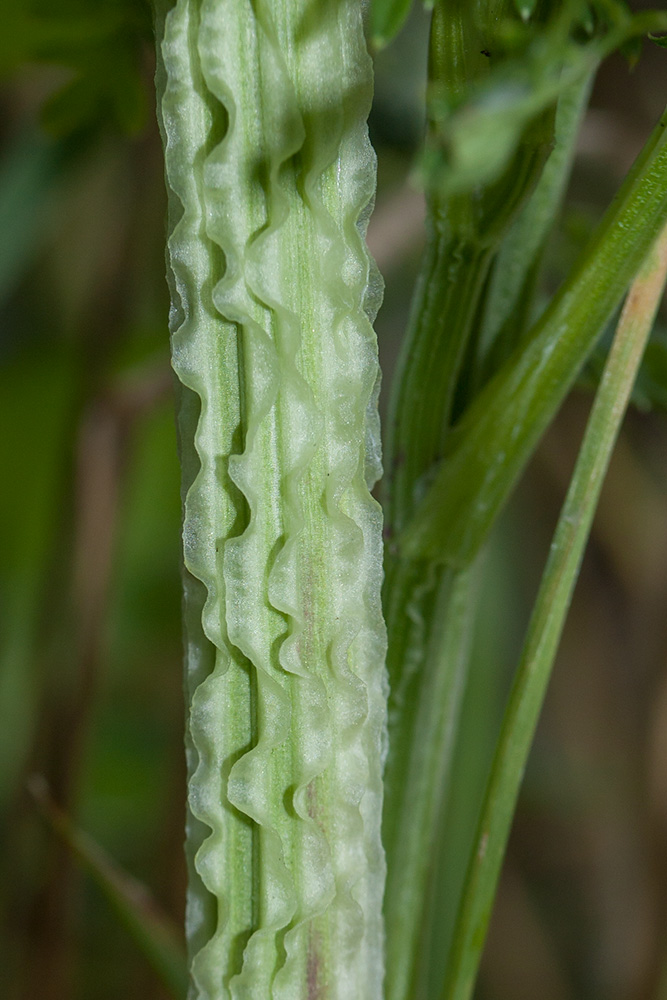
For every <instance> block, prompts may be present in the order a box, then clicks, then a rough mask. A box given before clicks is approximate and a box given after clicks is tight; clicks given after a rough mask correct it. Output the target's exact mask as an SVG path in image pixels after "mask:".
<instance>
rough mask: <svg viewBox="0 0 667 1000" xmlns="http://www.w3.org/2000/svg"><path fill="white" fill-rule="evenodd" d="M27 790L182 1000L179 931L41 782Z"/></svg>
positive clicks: (182, 953)
mask: <svg viewBox="0 0 667 1000" xmlns="http://www.w3.org/2000/svg"><path fill="white" fill-rule="evenodd" d="M29 788H30V792H31V794H32V796H33V798H34V799H35V802H36V803H37V805H38V807H39V809H40V812H41V813H42V815H43V816H44V818H45V819H46V820H47V822H48V823H49V825H50V826H51V828H52V829H53V830H54V832H55V833H57V834H58V836H59V837H61V838H62V839H63V840H64V841H65V843H66V844H67V846H68V847H69V848H70V850H71V851H72V853H73V854H74V855H75V857H76V858H77V860H78V861H79V862H80V864H81V865H82V866H83V868H85V869H86V871H87V872H88V873H89V875H90V876H91V877H92V879H93V880H94V881H95V882H96V883H97V885H98V887H99V888H100V890H101V891H102V893H103V894H104V896H105V897H106V899H107V901H108V903H109V905H110V906H111V907H112V909H113V910H114V911H115V913H116V915H117V916H118V919H119V920H120V922H121V923H122V924H123V926H124V927H125V928H126V930H127V931H128V932H129V934H130V936H131V937H132V939H133V940H134V942H135V944H136V945H137V947H138V948H139V950H140V951H141V952H142V954H143V955H144V956H145V957H146V959H147V961H148V962H149V963H150V964H151V966H152V967H153V969H154V970H155V972H156V973H157V974H158V976H159V977H160V979H161V980H162V982H163V983H164V985H165V986H166V987H167V989H168V990H169V993H170V994H171V996H173V997H174V1000H183V998H184V997H185V995H186V992H187V987H188V974H187V965H186V961H185V948H184V941H183V935H182V931H181V930H180V928H179V927H177V925H176V924H174V923H173V922H172V921H171V920H170V919H169V918H168V917H166V916H165V915H164V914H163V913H162V912H161V911H160V909H159V908H158V906H157V904H156V902H155V900H154V899H153V898H152V896H151V894H150V893H149V891H148V889H147V888H146V887H145V886H144V885H143V884H142V883H141V882H138V881H137V879H135V878H133V877H132V876H131V875H128V874H127V872H125V871H124V870H123V869H122V868H120V866H119V865H118V864H117V863H116V862H115V861H113V859H112V858H110V857H109V855H108V854H107V853H106V851H104V850H103V849H102V848H101V847H100V845H99V844H98V843H96V842H95V841H94V840H93V839H92V837H90V836H88V835H87V834H85V833H83V832H82V831H81V830H78V829H77V828H76V827H75V826H74V824H73V823H72V822H71V820H70V819H69V818H68V817H67V816H66V815H65V814H64V813H63V811H62V810H61V809H59V808H58V806H57V805H56V804H55V802H54V801H53V800H52V799H51V797H50V795H49V792H48V789H47V787H46V783H45V782H44V780H43V779H42V778H40V777H39V776H34V777H33V778H32V779H31V781H30V785H29Z"/></svg>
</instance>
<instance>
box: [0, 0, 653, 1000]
mask: <svg viewBox="0 0 667 1000" xmlns="http://www.w3.org/2000/svg"><path fill="white" fill-rule="evenodd" d="M7 8H8V13H7V14H6V15H3V16H5V17H6V27H5V30H4V32H3V38H2V40H0V73H1V74H2V90H1V92H0V123H1V124H0V143H1V145H0V361H1V364H2V366H1V368H0V423H1V425H2V428H3V431H2V435H1V436H0V455H1V458H0V467H1V468H2V469H3V486H2V488H1V489H0V660H1V662H0V717H1V718H2V728H1V729H0V811H1V813H2V816H1V819H0V829H1V830H2V833H1V837H2V841H1V844H0V865H1V866H2V867H1V869H0V887H1V888H0V898H1V899H2V909H3V916H2V919H3V934H2V939H3V941H2V947H3V950H4V952H5V953H4V954H1V955H0V984H1V985H2V995H3V996H8V997H9V998H11V1000H15V998H16V1000H18V998H21V1000H33V998H37V997H39V998H40V1000H78V998H81V1000H83V998H86V1000H106V998H111V997H116V996H119V995H123V996H127V997H135V996H136V997H139V996H142V997H144V998H155V1000H157V998H160V997H163V996H165V995H166V994H165V993H164V991H163V987H162V986H161V985H160V982H159V980H158V979H157V978H156V977H155V974H154V973H153V971H152V970H151V968H150V967H149V965H148V964H147V963H146V961H145V959H144V957H143V956H142V954H141V952H140V950H139V949H138V947H137V945H136V943H135V942H134V941H133V940H132V937H131V936H130V935H129V934H128V933H127V931H126V929H125V928H124V927H123V926H122V925H121V923H120V922H119V921H118V919H117V917H116V915H115V914H114V912H113V910H112V909H111V908H110V907H109V905H108V901H107V900H106V899H105V897H104V895H103V893H102V892H101V891H100V888H99V885H97V884H96V883H95V881H94V880H93V879H91V878H90V877H89V876H88V874H86V873H85V872H84V871H83V869H82V868H81V867H80V865H79V864H78V862H77V861H76V860H75V859H74V858H73V857H72V855H71V853H70V851H69V849H68V848H67V847H66V846H65V844H64V843H63V841H62V839H61V838H59V837H58V836H57V835H56V834H55V832H54V830H53V829H52V826H51V825H50V824H49V823H48V822H47V821H46V820H45V817H44V815H43V810H40V808H39V807H38V806H37V805H36V802H35V798H34V795H31V794H30V792H29V791H28V786H29V779H30V777H31V776H34V775H36V774H37V775H41V776H43V777H44V779H45V780H46V782H47V784H48V788H49V789H50V794H51V796H52V798H53V799H54V801H55V802H57V803H58V804H59V805H60V806H61V807H62V809H63V810H64V811H65V813H66V814H67V815H68V816H70V817H71V818H72V820H73V822H74V823H75V824H76V826H77V828H80V829H82V830H85V831H86V832H87V833H88V834H90V835H91V836H92V837H93V838H94V839H95V840H96V841H97V842H98V843H99V844H100V845H102V846H103V847H104V848H105V850H106V851H108V852H109V854H110V855H111V856H112V857H113V858H114V859H116V861H117V862H118V863H119V864H120V865H122V866H123V868H125V869H126V870H127V871H129V872H131V873H132V874H133V875H135V876H136V877H138V878H139V879H140V880H141V881H142V882H144V883H145V884H146V885H148V886H150V887H151V890H152V891H153V893H154V895H155V897H156V899H157V901H158V904H159V906H160V908H161V909H162V910H163V911H164V912H165V913H166V914H168V915H170V916H171V917H172V918H173V920H174V921H175V923H176V924H177V925H179V926H180V924H181V923H182V906H183V894H184V864H183V860H182V846H181V845H182V838H183V834H182V827H183V811H184V806H183V801H184V765H183V760H182V714H183V707H182V696H181V648H180V620H179V600H180V598H179V590H180V584H179V575H178V559H179V519H180V511H179V492H178V490H179V471H178V464H177V457H176V442H175V431H174V422H173V414H172V405H173V404H172V399H171V377H170V372H169V365H168V343H167V328H166V316H167V308H168V304H167V291H166V284H165V281H164V249H163V246H164V214H165V195H164V186H163V180H162V154H161V149H160V143H159V137H158V134H157V128H156V125H155V115H154V108H153V100H154V99H153V83H152V74H153V65H154V64H153V55H152V39H151V22H150V12H149V9H148V6H147V5H146V6H143V5H142V4H141V3H139V2H138V0H105V2H104V3H103V4H102V5H100V4H99V3H98V2H96V3H93V2H92V0H57V2H55V0H51V2H50V3H46V2H44V3H39V2H33V3H32V4H29V5H28V4H27V3H26V2H25V0H7ZM426 33H427V19H426V17H425V16H421V15H419V14H418V13H417V14H416V15H415V16H414V17H412V18H411V20H410V21H409V23H408V25H407V27H406V29H405V30H404V31H403V33H402V34H401V36H400V37H399V39H398V40H397V41H396V43H395V44H394V45H392V46H391V47H390V48H388V49H387V50H386V51H384V52H383V53H382V54H381V55H380V56H379V57H378V60H377V86H376V100H375V106H374V110H373V115H372V119H371V132H372V137H373V141H374V144H375V146H376V149H377V151H378V156H379V192H378V199H377V209H376V212H375V215H374V218H373V221H372V223H371V229H370V232H369V240H370V243H371V246H372V249H373V252H374V253H375V256H376V258H377V260H378V263H379V265H380V268H381V270H382V272H383V274H384V277H385V281H386V284H387V288H386V294H385V304H384V306H383V308H382V310H381V312H380V316H379V319H378V325H377V329H378V335H379V339H380V351H381V359H382V367H383V371H384V378H385V384H386V385H388V384H389V381H390V378H391V370H392V366H393V361H394V357H395V354H396V350H397V344H398V342H399V340H400V337H401V334H402V330H403V328H404V325H405V321H406V317H407V310H408V302H409V296H410V293H411V290H412V281H413V278H414V275H415V272H416V268H417V263H418V258H419V250H420V244H421V239H422V237H421V225H422V219H423V208H422V203H421V199H420V196H419V195H418V194H417V193H416V191H415V190H414V189H413V188H412V187H410V185H409V184H408V183H407V178H408V175H409V173H410V169H411V165H412V163H413V161H414V154H415V151H416V148H417V145H418V143H419V141H420V138H421V122H422V115H423V112H422V105H423V88H424V76H425V53H426ZM644 49H645V50H644V52H643V54H642V57H641V59H640V60H639V62H638V64H637V66H636V67H635V69H634V70H633V71H631V70H630V68H629V67H628V64H627V62H626V61H625V60H624V59H623V58H621V57H620V56H618V57H614V58H612V59H610V60H609V61H608V62H607V63H606V64H605V65H604V66H603V69H602V71H601V73H600V74H599V77H598V81H597V83H596V86H595V89H594V92H593V98H592V103H591V109H590V111H589V113H588V115H587V117H586V120H585V123H584V128H583V131H582V135H581V139H580V143H579V152H578V156H577V161H576V165H575V170H574V175H573V180H572V183H571V185H570V189H569V192H568V197H567V203H566V206H565V210H564V212H563V214H562V218H561V221H560V224H559V227H558V229H557V231H556V232H555V233H554V234H553V238H552V240H551V244H550V248H549V252H548V256H547V260H546V263H545V268H544V275H543V281H544V287H545V289H547V290H552V289H553V288H554V287H556V286H557V284H558V282H559V280H560V278H561V276H562V274H563V273H564V271H565V269H566V267H567V266H568V264H569V263H570V261H571V260H572V257H573V255H574V254H575V253H576V251H577V249H578V248H579V247H580V246H581V245H582V243H583V242H584V241H585V239H586V236H587V234H588V233H589V232H590V230H591V228H592V226H593V224H594V223H595V221H596V220H597V219H598V218H599V217H600V215H601V213H602V210H603V208H604V207H605V206H606V205H607V204H608V202H609V200H610V199H611V197H612V195H613V193H614V191H615V190H616V188H617V186H618V184H619V182H620V179H621V178H622V176H623V175H624V173H625V171H626V170H627V168H628V166H629V165H630V163H631V162H632V159H633V157H634V155H635V154H636V152H637V151H638V150H639V148H640V147H641V145H642V143H643V141H644V140H645V138H646V136H647V135H648V133H649V131H650V129H651V127H652V126H653V124H654V123H655V120H656V119H657V117H658V115H659V114H660V112H661V111H662V107H663V104H664V96H665V87H664V81H665V61H664V53H662V52H660V51H659V50H658V49H656V48H653V47H651V46H650V45H649V44H648V43H646V44H645V47H644ZM664 322H665V315H664V313H663V317H662V323H663V324H664ZM666 341H667V333H665V328H664V325H663V326H662V327H661V326H660V324H659V325H658V329H657V330H656V333H655V334H654V338H653V342H652V344H651V346H650V348H649V352H648V355H647V361H646V363H645V365H644V368H643V371H642V377H641V380H640V384H639V386H638V390H637V392H636V393H635V397H636V404H637V405H636V406H635V407H634V409H633V411H632V413H631V414H630V417H629V419H628V420H627V422H626V426H625V430H624V432H623V435H622V438H621V440H620V442H619V446H618V448H617V452H616V456H615V459H614V462H613V465H612V468H611V472H610V475H609V480H608V482H607V485H606V487H605V491H604V494H603V498H602V502H601V507H600V511H599V514H598V517H597V520H596V526H595V528H594V532H593V538H592V543H591V545H590V547H589V552H588V556H587V559H586V562H585V564H584V568H583V571H582V578H581V581H580V584H579V587H578V590H577V593H576V596H575V603H574V606H573V609H572V612H571V615H570V620H569V624H568V627H567V630H566V633H565V637H564V641H563V645H562V649H561V652H560V655H559V661H558V664H557V667H556V671H555V675H554V678H553V683H552V686H551V690H550V693H549V697H548V701H547V706H546V711H545V716H544V718H543V721H542V724H541V726H540V729H539V732H538V737H537V741H536V745H535V747H534V751H533V754H532V758H531V762H530V766H529V769H528V774H527V778H526V783H525V786H524V791H523V795H522V798H521V802H520V805H519V811H518V815H517V820H516V823H515V828H514V832H513V835H512V840H511V843H510V849H509V855H508V860H507V864H506V866H505V872H504V876H503V881H502V884H501V889H500V895H499V899H498V905H497V909H496V917H495V919H494V923H493V926H492V932H491V936H490V939H489V943H488V947H487V950H486V954H485V960H484V965H483V969H482V975H481V979H480V983H479V986H478V992H477V995H478V996H479V998H480V1000H523V998H524V997H525V998H526V1000H527V998H529V997H530V998H532V997H536V996H539V997H540V998H543V1000H570V998H571V1000H574V998H577V1000H583V998H586V1000H589V998H590V1000H596V998H598V997H600V998H602V997H604V998H605V1000H625V998H628V1000H630V998H632V1000H643V998H646V1000H648V998H651V1000H654V998H659V997H661V996H665V997H667V976H665V974H664V973H663V966H664V962H665V955H666V954H667V940H665V936H664V928H665V926H667V846H666V845H667V736H666V735H665V734H667V674H666V673H665V665H666V661H667V616H665V613H664V609H665V607H667V471H666V470H667V462H665V455H666V454H667V422H666V421H665V409H667V352H666V350H665V348H664V346H663V344H664V343H665V342H666ZM595 374H596V362H595V359H594V361H593V363H592V364H591V365H590V366H589V369H588V381H589V383H590V384H593V383H594V381H595ZM590 398H591V397H590V391H589V387H587V385H586V384H584V383H582V384H581V385H580V386H579V387H578V388H577V390H576V391H575V392H574V393H573V394H572V395H571V397H570V399H569V400H568V403H567V405H566V406H565V408H564V409H563V411H562V413H561V414H560V416H559V418H558V420H557V422H556V424H555V425H554V427H553V428H552V430H551V431H550V432H549V434H548V436H547V439H546V440H545V442H544V444H543V445H542V447H541V448H540V450H539V453H538V455H537V457H536V459H535V460H534V461H533V463H532V464H531V466H530V469H529V471H528V473H527V474H526V476H525V477H524V480H523V482H522V485H521V489H520V491H519V493H518V495H517V496H516V497H515V499H514V501H513V503H512V505H511V507H510V509H509V510H508V512H507V513H506V515H505V516H504V517H503V520H502V523H501V525H500V527H499V529H498V530H497V532H496V534H495V538H494V543H493V547H492V553H491V558H490V559H489V562H488V564H487V580H486V584H485V588H486V589H485V594H484V598H483V603H482V614H481V616H480V621H479V626H478V634H477V637H476V647H475V650H476V651H475V661H474V669H473V673H472V683H471V685H470V688H469V690H468V692H467V695H466V704H465V709H464V710H465V713H466V717H467V720H468V722H467V725H464V726H463V727H462V732H463V733H467V734H469V735H468V736H467V738H464V740H463V742H462V745H461V746H460V747H459V748H458V753H459V754H460V755H462V757H463V758H464V759H465V760H466V761H467V767H466V770H465V772H464V774H462V775H461V776H460V779H459V784H458V786H457V787H456V788H455V789H454V793H453V794H454V796H455V797H456V802H457V810H456V811H457V814H458V815H459V816H460V823H459V824H457V827H456V828H452V829H451V830H450V831H449V836H450V837H451V838H452V843H453V844H454V845H455V846H454V851H456V850H457V849H458V851H459V852H460V856H461V866H460V867H461V869H462V868H463V866H464V863H465V851H466V844H467V840H468V838H469V834H470V828H471V825H472V824H473V821H474V817H475V813H476V809H477V806H478V801H479V787H480V780H481V778H482V777H483V775H484V772H485V769H486V767H487V764H488V757H489V753H490V750H491V748H492V745H493V738H494V732H493V729H492V726H490V725H489V723H488V721H484V724H483V727H480V726H476V725H475V720H476V718H479V719H483V720H488V719H489V718H495V719H496V720H499V717H500V712H501V709H502V704H503V699H504V696H505V693H506V690H507V683H508V679H509V672H510V670H511V669H512V667H513V665H514V662H515V660H516V655H517V652H518V649H519V646H520V642H521V638H522V634H523V630H524V628H525V624H526V620H527V615H528V609H529V607H530V603H531V600H532V598H533V596H534V592H535V589H536V585H537V581H538V579H539V575H540V572H541V568H542V564H543V561H544V557H545V554H546V550H547V547H548V544H549V541H550V537H551V532H552V529H553V525H554V523H555V519H556V516H557V512H558V509H559V506H560V502H561V500H562V496H563V493H564V490H565V487H566V484H567V481H568V478H569V474H570V472H571V468H572V465H573V462H574V457H575V454H576V448H577V445H578V442H579V440H580V435H581V430H582V428H583V424H584V420H585V416H586V413H587V411H588V406H589V403H590ZM470 734H473V736H472V737H471V736H470ZM34 784H35V783H34V781H33V787H34ZM461 876H462V871H460V872H458V873H457V872H456V871H452V874H451V880H452V886H453V887H454V886H455V884H456V882H457V878H458V879H460V877H461ZM3 978H6V985H5V984H2V979H3ZM660 990H662V993H661V992H660Z"/></svg>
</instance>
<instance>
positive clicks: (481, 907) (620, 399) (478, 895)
mask: <svg viewBox="0 0 667 1000" xmlns="http://www.w3.org/2000/svg"><path fill="white" fill-rule="evenodd" d="M666 276H667V228H665V229H664V230H663V232H662V234H661V235H660V238H659V240H658V241H657V243H656V245H655V247H653V248H652V249H651V252H650V253H649V255H648V257H647V260H646V262H645V264H644V266H643V267H642V268H641V271H640V273H639V275H638V277H637V278H636V279H635V281H634V282H633V285H632V287H631V289H630V292H629V294H628V297H627V299H626V303H625V306H624V309H623V312H622V314H621V318H620V321H619V324H618V330H617V332H616V336H615V338H614V343H613V345H612V349H611V352H610V355H609V359H608V361H607V365H606V367H605V371H604V374H603V378H602V382H601V384H600V388H599V390H598V393H597V395H596V398H595V403H594V405H593V410H592V412H591V416H590V419H589V422H588V426H587V428H586V433H585V436H584V440H583V443H582V446H581V451H580V453H579V457H578V459H577V464H576V467H575V470H574V474H573V477H572V482H571V484H570V488H569V490H568V494H567V497H566V499H565V503H564V505H563V510H562V512H561V516H560V518H559V521H558V525H557V528H556V533H555V536H554V541H553V544H552V546H551V551H550V554H549V559H548V561H547V565H546V568H545V571H544V575H543V577H542V582H541V585H540V589H539V593H538V596H537V601H536V603H535V608H534V610H533V614H532V617H531V621H530V625H529V627H528V634H527V637H526V642H525V645H524V649H523V653H522V657H521V662H520V664H519V667H518V670H517V674H516V677H515V681H514V685H513V688H512V692H511V695H510V699H509V702H508V706H507V709H506V712H505V717H504V720H503V727H502V731H501V735H500V739H499V742H498V746H497V749H496V754H495V757H494V761H493V765H492V769H491V774H490V777H489V782H488V786H487V790H486V794H485V800H484V805H483V808H482V813H481V819H480V823H479V826H478V830H477V834H476V842H475V848H474V851H473V854H472V858H471V863H470V867H469V869H468V874H467V877H466V883H465V887H464V893H463V898H462V901H461V906H460V909H459V915H458V918H457V924H456V929H455V934H454V942H453V946H452V950H451V953H450V957H449V963H448V978H447V982H446V984H445V988H444V990H443V992H442V1000H469V997H470V996H471V994H472V990H473V986H474V981H475V978H476V975H477V968H478V965H479V959H480V956H481V951H482V947H483V944H484V939H485V935H486V930H487V926H488V922H489V917H490V913H491V906H492V902H493V897H494V894H495V888H496V885H497V881H498V877H499V874H500V867H501V864H502V859H503V856H504V853H505V847H506V844H507V838H508V836H509V830H510V825H511V821H512V816H513V813H514V808H515V804H516V800H517V796H518V793H519V787H520V784H521V779H522V776H523V772H524V769H525V765H526V761H527V758H528V753H529V750H530V746H531V743H532V739H533V735H534V732H535V727H536V725H537V720H538V717H539V713H540V710H541V707H542V703H543V700H544V695H545V693H546V687H547V683H548V680H549V676H550V673H551V669H552V666H553V661H554V658H555V655H556V650H557V647H558V643H559V640H560V636H561V632H562V629H563V624H564V621H565V617H566V614H567V610H568V608H569V605H570V601H571V598H572V592H573V590H574V586H575V583H576V580H577V576H578V573H579V566H580V564H581V559H582V556H583V552H584V548H585V545H586V541H587V539H588V535H589V533H590V528H591V524H592V521H593V516H594V513H595V509H596V506H597V502H598V498H599V495H600V490H601V488H602V483H603V481H604V476H605V473H606V470H607V466H608V464H609V459H610V458H611V453H612V451H613V447H614V443H615V441H616V438H617V435H618V431H619V429H620V426H621V422H622V419H623V415H624V413H625V409H626V406H627V403H628V400H629V398H630V393H631V391H632V385H633V383H634V380H635V377H636V374H637V370H638V368H639V365H640V362H641V357H642V353H643V350H644V347H645V344H646V341H647V339H648V336H649V334H650V331H651V326H652V324H653V321H654V319H655V314H656V311H657V308H658V304H659V302H660V297H661V295H662V292H663V289H664V285H665V278H666Z"/></svg>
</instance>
